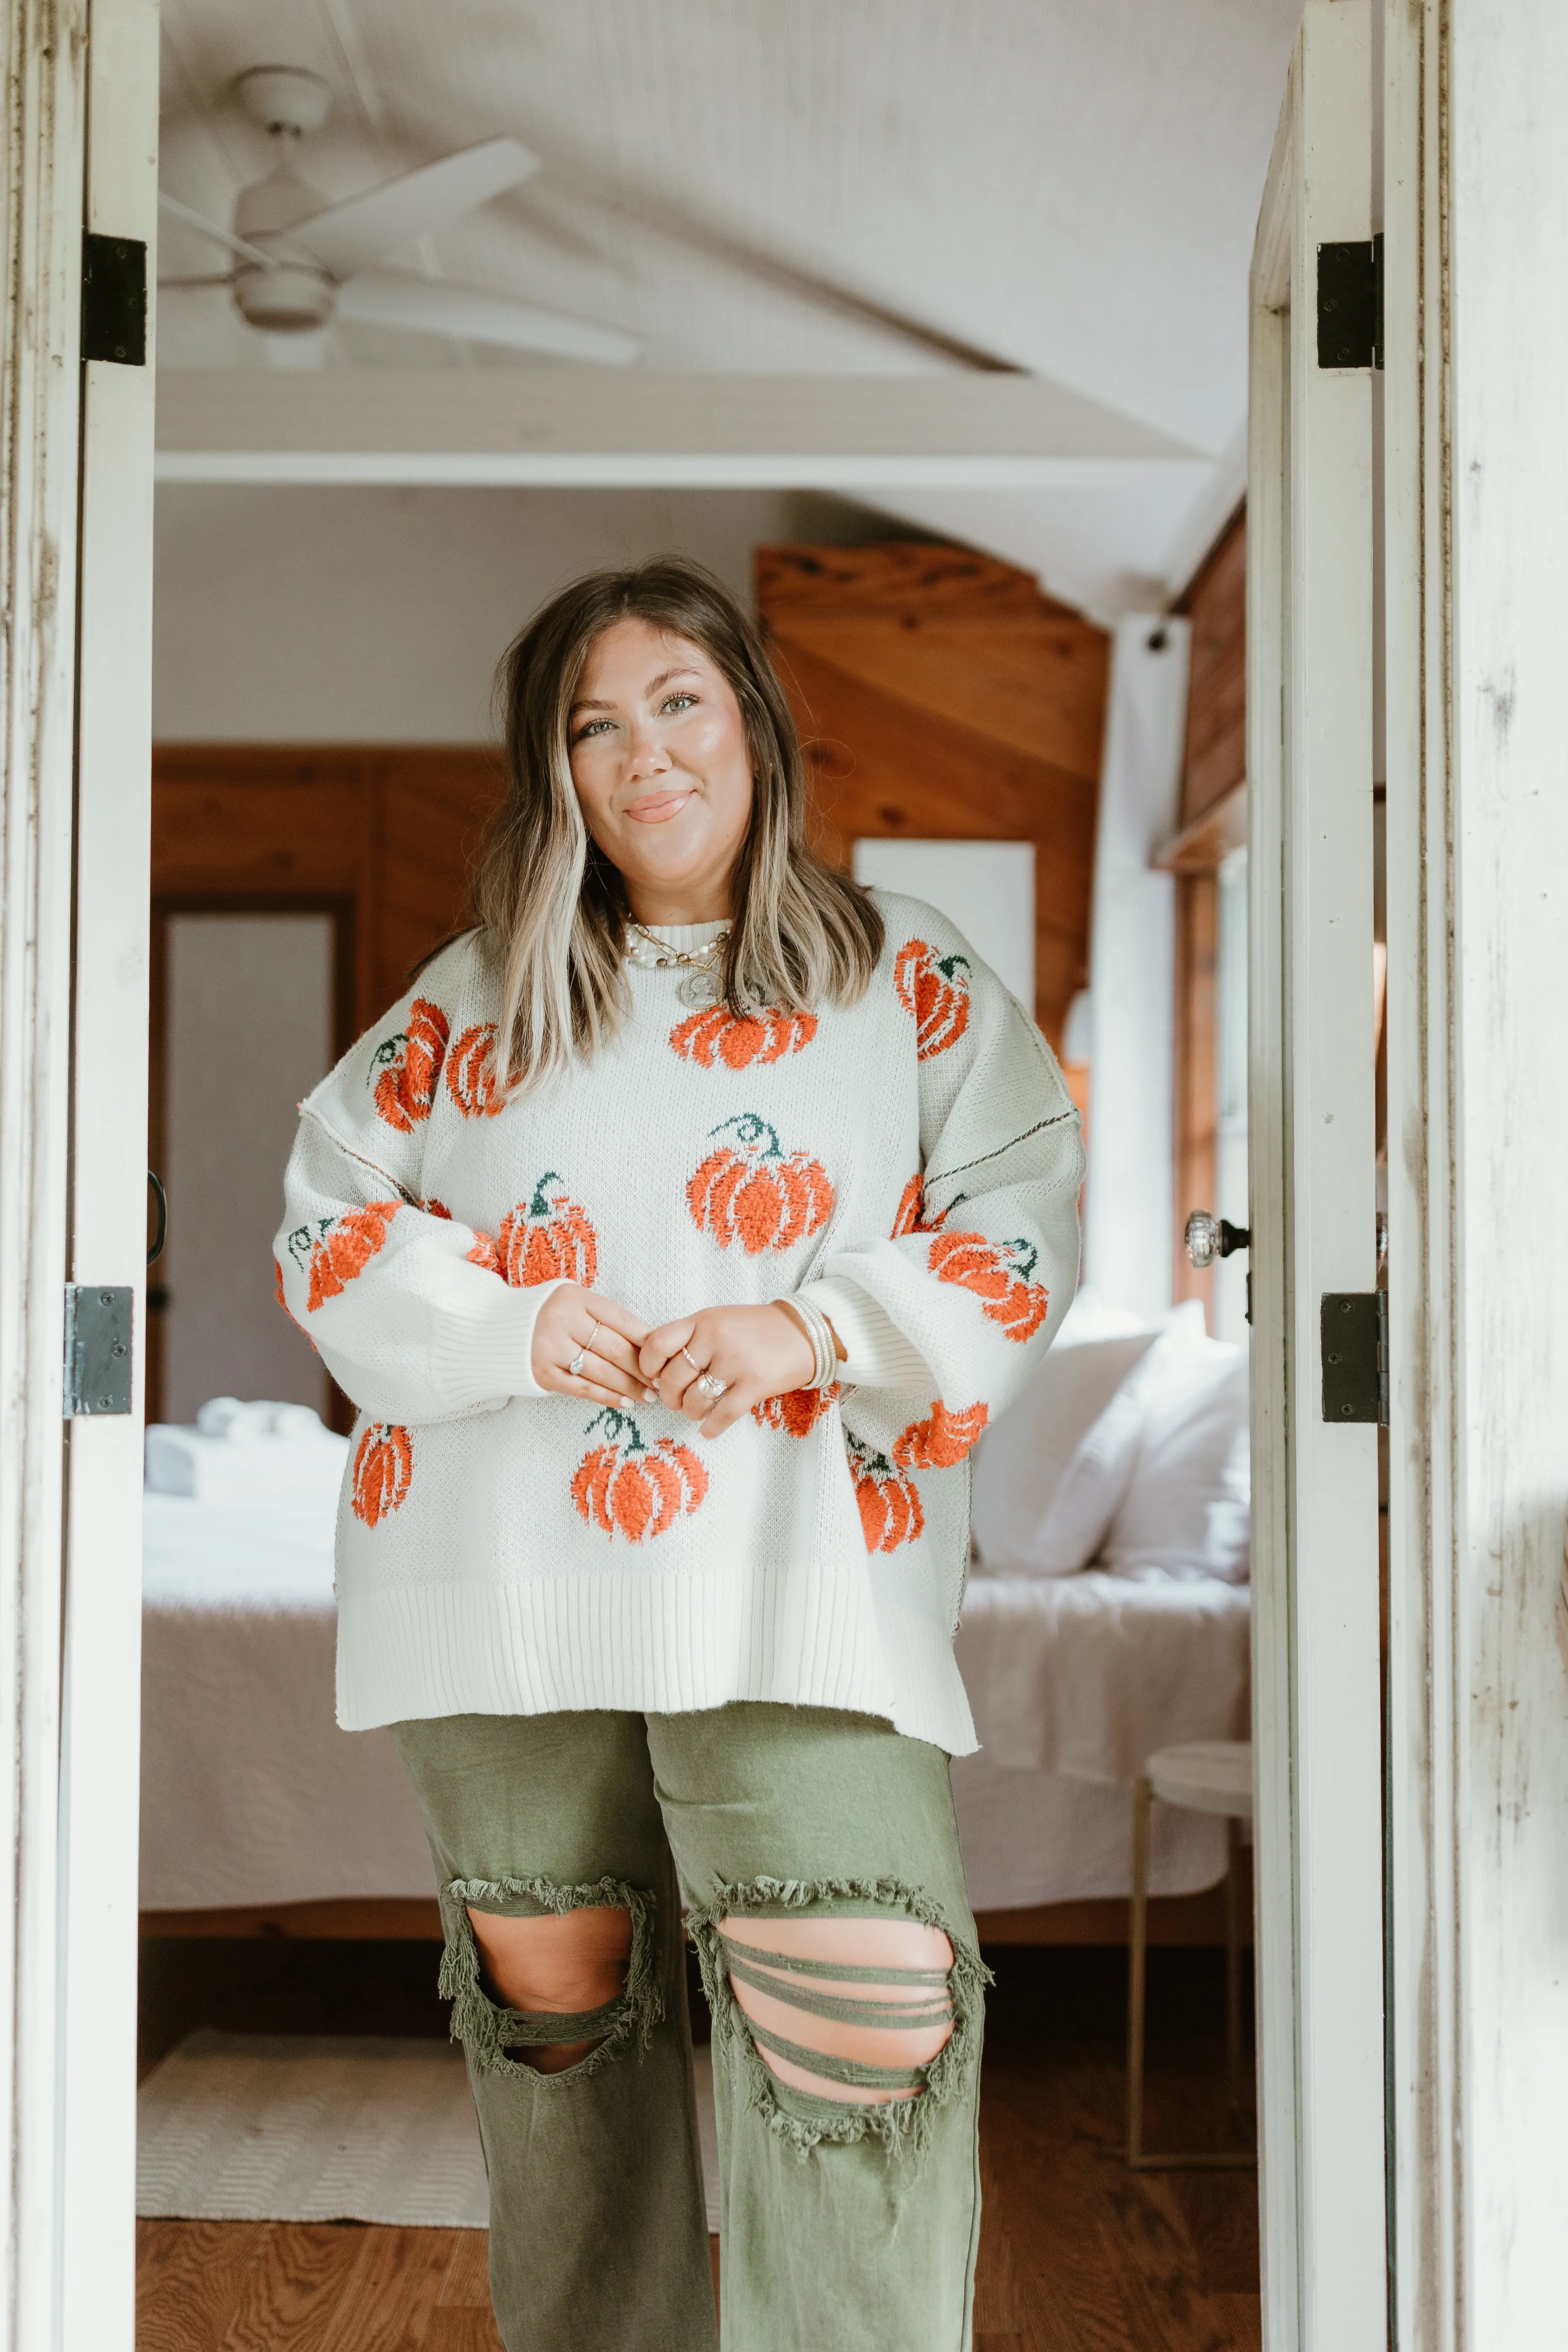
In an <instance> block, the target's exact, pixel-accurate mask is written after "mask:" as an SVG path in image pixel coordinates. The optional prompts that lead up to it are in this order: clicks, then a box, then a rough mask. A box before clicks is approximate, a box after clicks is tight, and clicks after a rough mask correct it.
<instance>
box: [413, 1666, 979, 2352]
mask: <svg viewBox="0 0 1568 2352" xmlns="http://www.w3.org/2000/svg"><path fill="white" fill-rule="evenodd" d="M392 1735H393V1738H394V1739H395V1742H396V1744H397V1748H398V1750H399V1753H400V1754H401V1756H402V1758H403V1761H404V1764H405V1768H406V1769H407V1771H408V1775H409V1778H410V1779H411V1780H412V1781H413V1783H414V1788H415V1791H416V1795H417V1797H418V1800H419V1803H420V1807H421V1810H422V1811H423V1813H424V1817H425V1824H426V1831H427V1832H428V1835H429V1839H430V1845H431V1851H432V1853H433V1854H434V1857H435V1862H436V1869H437V1879H438V1882H439V1885H440V1893H441V1909H442V1917H443V1923H444V1927H445V1934H446V1952H445V1957H444V1958H443V1962H442V1971H441V1986H442V1990H443V1992H444V1993H446V1994H447V1997H448V1998H450V2000H452V2004H453V2010H452V2031H453V2033H454V2035H455V2036H456V2037H457V2038H458V2039H460V2040H461V2041H462V2042H463V2044H464V2046H465V2049H466V2052H467V2056H468V2077H469V2082H470V2084H471V2085H472V2089H473V2095H474V2105H475V2106H476V2108H477V2110H478V2113H479V2133H480V2137H481V2139H482V2141H483V2145H484V2153H485V2163H486V2167H487V2169H488V2172H489V2193H490V2290H491V2294H492V2297H493V2300H494V2304H495V2311H496V2319H497V2324H498V2326H499V2327H500V2335H501V2338H502V2341H503V2343H504V2344H505V2346H506V2347H507V2352H560V2347H562V2346H563V2345H566V2344H591V2345H593V2346H594V2347H595V2352H710V2347H712V2346H713V2345H714V2343H715V2330H714V2318H713V2298H712V2287H711V2283H710V2272H709V2263H708V2243H707V2222H706V2219H705V2210H704V2200H703V2189H702V2178H701V2165H700V2154H699V2147H698V2137H697V2122H696V2111H695V2106H694V2102H693V2094H692V2059H691V2039H690V2030H689V2020H688V2015H687V2004H686V1990H685V1964H684V1958H683V1952H682V1921H681V1903H682V1898H683V1896H684V1900H685V1902H686V1903H687V1905H688V1906H689V1921H688V1926H689V1932H690V1933H691V1935H692V1937H693V1939H694V1941H695V1943H696V1946H697V1951H698V1957H699V1959H700V1964H701V1969H702V1977H703V1982H704V1985H705V1988H706V1990H707V1994H708V2000H709V2004H710V2008H711V2011H712V2013H713V2080H714V2093H715V2101H716V2105H717V2113H718V2126H719V2163H720V2173H721V2233H722V2234H721V2247H722V2261H721V2282H722V2297H723V2313H722V2324H723V2341H724V2347H725V2352H969V2347H970V2344H971V2330H970V2304H971V2299H972V2295H973V2283H974V2257H975V2248H976V2243H977V2240H978V2234H979V2222H980V2187H979V2172H978V2162H977V2148H976V2116H977V2103H978V2091H979V2072H980V2041H981V2022H982V2019H981V2008H982V1986H983V1983H984V1969H983V1967H982V1964H981V1960H980V1956H979V1952H978V1950H977V1948H976V1946H975V1941H974V1923H973V1919H972V1917H971V1916H970V1911H969V1904H968V1898H967V1895H966V1892H965V1888H964V1883H963V1866H962V1864H961V1863H960V1860H959V1853H958V1839H957V1832H956V1829H955V1827H954V1822H953V1813H952V1795H951V1792H950V1789H949V1781H948V1759H947V1758H946V1756H945V1755H944V1754H943V1753H942V1750H941V1749H940V1748H932V1747H930V1746H928V1745H927V1744H926V1743H925V1742H924V1741H923V1740H918V1739H910V1738H904V1737H903V1736H902V1735H901V1734H900V1733H898V1732H896V1731H894V1730H893V1729H892V1727H890V1726H889V1725H888V1724H886V1723H883V1722H881V1721H879V1720H876V1719H874V1718H872V1717H866V1716H855V1715H846V1714H841V1713H837V1712H834V1711H832V1710H829V1709H826V1708H821V1707H792V1706H772V1705H760V1704H752V1703H749V1702H748V1703H739V1704H736V1705H733V1706H725V1707H717V1708H712V1709H709V1710H705V1711H702V1712H698V1713H693V1714H689V1715H649V1716H644V1715H640V1714H622V1713H608V1712H584V1713H574V1714H560V1715H546V1716H532V1717H527V1716H523V1717H520V1716H481V1715H469V1716H456V1717H445V1718H439V1719H437V1720H434V1721H430V1722H412V1723H401V1724H395V1725H394V1726H393V1727H392ZM585 1906H592V1907H595V1908H596V1907H601V1906H609V1907H614V1908H617V1909H620V1910H623V1911H625V1912H626V1913H628V1914H629V1916H630V1933H629V1954H628V1957H627V1958H626V1963H625V1969H624V1976H623V1977H622V1979H621V1983H620V1990H619V1991H618V1992H617V1993H616V1997H615V1998H614V1999H612V2000H607V2001H605V2003H604V2004H603V2005H602V2006H601V2007H599V2008H596V2009H594V2010H590V2011H579V2012H576V2013H574V2014H570V2015H567V2014H562V2013H558V2012H555V2011H533V2012H530V2011H524V2010H521V2009H510V2008H507V2007H505V2006H504V2005H502V2003H501V2002H500V2000H497V1999H495V1998H494V1997H492V1989H491V1988H490V1987H489V1984H488V1983H487V1979H486V1973H485V1969H484V1968H483V1966H482V1965H481V1960H480V1956H479V1945H478V1943H477V1941H476V1937H475V1933H474V1926H473V1920H474V1916H476V1915H477V1916H479V1918H480V1920H481V1923H482V1922H483V1921H484V1920H485V1919H486V1917H487V1916H493V1917H498V1918H501V1919H505V1918H508V1917H510V1918H520V1917H533V1918H537V1917H542V1916H545V1915H546V1914H550V1913H555V1914H562V1913H567V1912H571V1911H574V1910H578V1909H581V1908H583V1907H585ZM856 1922H874V1923H876V1924H875V1925H874V1926H872V1927H856V1926H853V1925H852V1924H851V1923H856ZM893 1923H898V1924H897V1925H894V1924H893ZM617 1926H618V1923H617ZM938 1931H940V1932H938ZM911 1937H912V1938H913V1940H912V1941H911ZM879 1938H880V1939H881V1942H880V1943H879V1940H878V1939H879ZM623 1948H625V1947H624V1945H623ZM867 1948H869V1954H870V1962H871V1963H872V1964H868V1963H867ZM884 1950H885V1951H886V1952H887V1953H888V1954H889V1955H894V1954H898V1955H901V1957H902V1958H903V1959H904V1960H906V1961H907V1959H908V1958H909V1957H910V1953H911V1952H913V1953H914V1954H915V1956H916V1957H917V1958H918V1959H919V1961H920V1963H921V1965H917V1966H912V1967H911V1966H908V1965H897V1966H895V1965H891V1964H890V1963H889V1964H886V1965H884V1964H883V1962H882V1954H883V1952H884ZM847 1955H856V1956H857V1957H856V1958H847V1957H846V1956H847ZM933 1958H936V1959H939V1960H940V1961H942V1963H944V1965H941V1966H933V1965H932V1964H931V1963H932V1960H933ZM895 2014H896V2015H897V2018H898V2021H899V2023H898V2029H897V2030H896V2031H895V2030H893V2029H892V2028H890V2027H889V2018H890V2017H892V2016H893V2015H895ZM879 2037H880V2042H879ZM549 2043H556V2044H560V2045H576V2046H577V2047H578V2048H579V2049H581V2048H584V2046H586V2047H587V2054H586V2055H585V2056H584V2057H582V2058H581V2059H580V2061H579V2062H577V2063H570V2064H567V2065H566V2066H565V2068H564V2071H561V2072H554V2073H548V2072H541V2071H540V2070H539V2068H538V2067H537V2066H536V2065H534V2064H531V2063H529V2060H528V2053H529V2051H530V2050H531V2049H533V2050H539V2049H540V2048H541V2045H545V2044H549ZM911 2048H913V2049H915V2050H917V2051H920V2052H921V2053H925V2054H924V2055H923V2059H922V2062H921V2063H909V2061H910V2051H911ZM764 2052H765V2053H767V2054H766V2056H765V2057H764V2056H763V2054H762V2053H764ZM889 2055H894V2056H897V2057H899V2058H900V2059H901V2060H902V2062H903V2063H896V2064H887V2063H879V2062H880V2061H881V2060H882V2059H883V2058H884V2057H887V2056H889ZM808 2086H810V2087H808Z"/></svg>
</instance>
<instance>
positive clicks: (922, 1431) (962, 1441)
mask: <svg viewBox="0 0 1568 2352" xmlns="http://www.w3.org/2000/svg"><path fill="white" fill-rule="evenodd" d="M990 1418H991V1408H990V1406H989V1405H986V1404H966V1405H963V1406H961V1407H960V1409H959V1411H958V1412H949V1411H948V1409H947V1407H946V1405H944V1404H943V1402H942V1399H941V1398H940V1397H938V1399H937V1400H936V1402H935V1403H934V1404H933V1405H932V1406H931V1413H930V1416H929V1418H928V1419H926V1420H925V1421H911V1422H910V1425H909V1427H908V1429H905V1430H900V1433H899V1435H898V1437H897V1438H896V1439H895V1441H894V1444H893V1459H894V1461H895V1462H896V1463H897V1464H898V1465H899V1467H900V1470H951V1469H952V1465H953V1464H954V1463H955V1462H962V1461H963V1457H964V1455H965V1454H967V1453H968V1451H969V1449H970V1447H971V1446H972V1445H973V1444H976V1443H977V1442H978V1440H979V1436H980V1433H981V1431H982V1430H983V1429H984V1426H985V1424H986V1423H987V1422H988V1421H989V1420H990Z"/></svg>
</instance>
